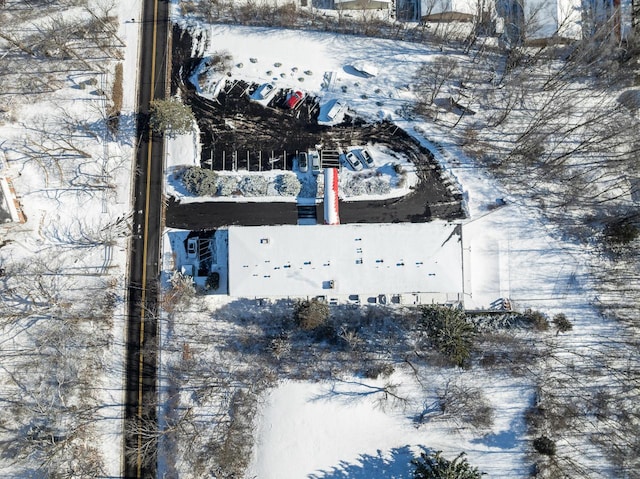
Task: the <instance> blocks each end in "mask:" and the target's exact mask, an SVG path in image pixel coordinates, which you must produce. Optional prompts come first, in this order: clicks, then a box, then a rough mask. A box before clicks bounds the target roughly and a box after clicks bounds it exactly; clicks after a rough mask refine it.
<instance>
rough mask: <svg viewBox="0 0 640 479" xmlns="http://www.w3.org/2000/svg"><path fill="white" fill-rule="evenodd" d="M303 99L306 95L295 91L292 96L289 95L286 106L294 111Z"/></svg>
mask: <svg viewBox="0 0 640 479" xmlns="http://www.w3.org/2000/svg"><path fill="white" fill-rule="evenodd" d="M303 99H304V93H302V92H301V91H294V92H293V93H292V94H291V95H289V98H287V101H286V102H285V106H286V107H287V108H289V109H290V110H293V109H294V108H295V107H296V106H298V103H300V102H301V101H302V100H303Z"/></svg>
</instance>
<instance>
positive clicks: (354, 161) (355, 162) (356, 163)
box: [344, 151, 364, 171]
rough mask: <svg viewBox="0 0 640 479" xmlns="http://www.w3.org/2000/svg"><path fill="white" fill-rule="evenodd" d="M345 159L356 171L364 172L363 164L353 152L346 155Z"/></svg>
mask: <svg viewBox="0 0 640 479" xmlns="http://www.w3.org/2000/svg"><path fill="white" fill-rule="evenodd" d="M344 159H345V161H346V162H347V164H348V165H349V166H350V167H351V168H352V169H353V170H355V171H360V170H362V168H364V167H363V166H362V162H361V161H360V160H359V159H358V157H357V156H356V155H355V154H354V153H353V151H350V152H349V153H347V154H346V155H344Z"/></svg>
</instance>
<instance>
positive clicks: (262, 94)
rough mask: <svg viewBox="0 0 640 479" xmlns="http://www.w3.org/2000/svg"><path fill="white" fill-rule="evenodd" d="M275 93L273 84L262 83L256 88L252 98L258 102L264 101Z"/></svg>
mask: <svg viewBox="0 0 640 479" xmlns="http://www.w3.org/2000/svg"><path fill="white" fill-rule="evenodd" d="M275 91H276V87H275V86H274V85H273V83H263V84H262V85H260V86H259V87H258V89H257V90H256V93H255V95H254V96H255V97H256V98H257V99H258V100H264V99H266V98H267V97H269V96H271V95H272V94H273V93H275Z"/></svg>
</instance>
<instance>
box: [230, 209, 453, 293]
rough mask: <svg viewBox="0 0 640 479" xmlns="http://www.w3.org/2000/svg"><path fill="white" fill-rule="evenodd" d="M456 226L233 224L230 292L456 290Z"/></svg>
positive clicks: (412, 291)
mask: <svg viewBox="0 0 640 479" xmlns="http://www.w3.org/2000/svg"><path fill="white" fill-rule="evenodd" d="M460 231H461V228H460V226H459V225H456V224H453V223H447V222H443V221H434V222H431V223H394V224H348V225H335V226H330V225H313V226H297V225H287V226H259V227H244V226H231V227H229V294H230V295H231V296H238V297H287V296H292V297H307V296H320V295H325V296H342V297H344V296H348V295H377V294H402V293H451V294H458V293H462V292H463V278H462V246H461V233H460ZM332 286H333V287H332Z"/></svg>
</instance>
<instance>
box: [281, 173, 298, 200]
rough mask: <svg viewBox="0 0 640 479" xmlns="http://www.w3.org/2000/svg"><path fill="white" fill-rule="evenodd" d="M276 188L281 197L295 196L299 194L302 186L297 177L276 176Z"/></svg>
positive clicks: (288, 175)
mask: <svg viewBox="0 0 640 479" xmlns="http://www.w3.org/2000/svg"><path fill="white" fill-rule="evenodd" d="M276 188H277V190H278V193H280V194H281V195H282V196H296V195H297V194H298V193H300V188H302V186H301V185H300V180H298V177H297V176H295V175H291V174H284V175H280V176H278V178H277V180H276Z"/></svg>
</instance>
